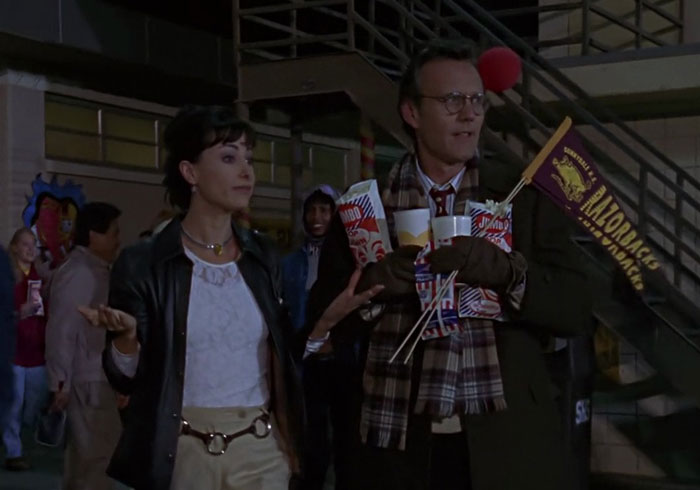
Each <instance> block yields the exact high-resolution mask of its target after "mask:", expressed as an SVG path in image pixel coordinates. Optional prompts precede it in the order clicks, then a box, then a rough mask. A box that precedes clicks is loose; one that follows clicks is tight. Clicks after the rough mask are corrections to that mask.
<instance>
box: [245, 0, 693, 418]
mask: <svg viewBox="0 0 700 490" xmlns="http://www.w3.org/2000/svg"><path fill="white" fill-rule="evenodd" d="M635 1H636V4H637V6H638V8H640V9H641V8H653V9H655V10H658V9H659V8H660V7H659V6H658V5H652V7H650V5H651V4H652V3H653V2H648V1H641V0H635ZM579 3H581V4H582V5H583V6H588V7H591V5H590V4H595V3H596V2H594V1H593V2H579ZM261 4H263V5H261ZM591 8H596V7H595V6H592V7H591ZM597 8H598V10H601V9H602V7H597ZM501 15H503V13H502V12H501ZM635 15H640V13H639V12H637V13H636V14H635ZM613 20H614V19H612V20H610V21H611V22H612V21H613ZM674 21H677V19H675V18H674ZM674 25H675V26H676V28H678V27H679V25H680V24H678V22H675V24H674ZM627 27H630V26H629V25H628V26H627ZM632 27H634V26H632ZM631 30H632V32H633V33H634V35H635V36H636V38H637V39H638V40H639V39H640V38H641V39H647V37H648V36H644V34H647V33H645V32H644V31H643V29H641V27H640V26H639V25H637V27H636V29H631ZM234 33H235V34H234V36H235V59H236V63H237V70H238V72H237V73H238V87H239V93H240V99H241V100H242V101H253V100H259V99H264V98H275V97H294V96H301V95H304V96H308V95H312V94H316V93H330V92H345V93H346V94H348V95H349V96H350V98H351V99H352V100H353V101H354V102H355V104H356V105H357V106H358V107H359V108H360V109H361V110H363V111H366V112H367V113H368V114H369V115H370V116H371V117H372V118H373V119H374V120H375V122H376V123H377V124H380V125H381V126H382V127H383V128H385V129H386V130H387V131H388V132H389V133H390V134H392V135H395V136H396V139H397V140H398V141H400V142H403V143H405V142H406V140H405V137H403V136H402V133H401V121H400V120H399V117H398V114H397V112H396V109H395V101H396V88H395V86H394V84H393V83H392V82H391V80H392V79H395V78H396V77H397V76H398V74H399V73H400V72H401V70H402V68H403V67H404V66H405V64H406V63H407V61H408V56H407V53H410V52H411V51H412V50H413V49H414V48H415V47H416V46H417V45H420V44H421V43H422V42H424V41H426V40H429V39H432V38H435V37H442V38H455V39H463V40H465V41H466V42H469V43H471V44H473V45H474V46H475V48H477V50H479V49H483V48H486V47H490V46H494V45H507V46H509V47H510V48H512V49H514V50H515V51H516V52H518V53H519V54H520V55H521V57H522V59H523V78H522V83H520V84H518V85H517V86H516V87H514V89H513V90H510V91H508V92H506V93H503V94H498V95H496V94H490V97H491V102H492V109H490V111H489V114H488V126H489V129H488V130H486V129H485V134H484V143H485V146H486V147H487V148H489V149H492V150H493V151H496V152H498V153H500V154H502V155H507V156H508V157H509V159H511V160H512V161H513V162H514V164H516V165H520V166H523V167H524V166H525V165H526V164H527V162H529V160H530V159H531V158H532V157H533V156H534V154H535V153H536V152H537V151H539V149H540V148H541V146H542V145H543V143H544V142H545V141H546V140H547V138H548V137H549V136H550V135H551V133H552V131H553V129H554V128H556V126H557V125H558V123H559V122H560V121H561V119H562V118H563V116H565V115H569V116H571V117H573V118H574V120H575V122H576V124H577V125H578V126H579V128H581V132H582V136H583V140H584V143H585V144H586V146H587V149H588V150H589V152H590V153H591V155H592V156H593V157H594V158H595V160H596V162H597V163H598V165H599V167H600V169H601V171H602V172H603V173H604V175H605V176H606V178H607V179H608V181H609V182H610V184H611V186H612V187H613V190H614V192H615V194H616V196H617V197H618V199H619V201H620V202H621V204H622V206H623V207H624V208H625V211H626V212H627V214H628V216H630V217H631V218H632V219H633V220H634V221H636V226H637V229H638V230H639V232H640V234H641V235H643V236H644V237H645V239H646V242H647V243H648V244H650V246H651V247H652V248H653V250H654V252H655V254H656V256H657V257H658V258H659V259H660V261H661V262H663V264H664V272H665V275H666V277H667V278H668V279H666V278H664V277H661V275H655V276H650V277H647V278H646V283H647V289H648V290H647V291H646V293H645V294H644V295H643V296H639V295H636V294H634V293H632V292H631V289H630V288H628V287H627V285H626V283H625V281H624V278H621V276H620V275H619V273H618V272H617V270H616V269H615V266H614V264H613V262H612V260H610V259H609V258H608V256H607V254H606V253H605V251H604V250H602V248H600V247H599V246H598V245H597V244H596V243H594V242H593V241H592V240H590V239H589V238H587V237H586V236H585V235H584V234H583V233H582V234H581V236H580V237H578V238H577V243H578V244H579V245H580V246H581V247H582V249H583V250H584V251H585V253H586V254H588V256H589V257H590V259H591V268H590V275H591V281H592V289H593V291H594V294H595V307H594V312H593V313H594V315H595V317H596V318H597V319H598V320H599V321H600V322H602V323H603V324H605V325H607V326H608V327H610V328H612V329H613V330H614V331H616V332H617V333H619V334H620V335H621V336H622V337H624V338H625V339H626V340H627V341H628V342H629V343H631V344H632V345H633V346H634V347H636V348H637V349H638V350H639V351H640V352H641V353H642V354H643V355H644V357H645V358H646V360H647V361H648V362H649V363H650V364H651V365H652V366H653V367H654V368H655V369H656V370H657V372H658V373H659V375H660V376H661V377H663V379H665V381H666V383H668V385H666V386H670V387H672V389H674V390H677V391H678V392H680V393H682V394H684V395H687V396H690V397H692V398H693V399H694V400H695V403H696V404H697V405H698V406H700V383H698V381H697V375H698V373H700V309H699V308H698V305H697V303H698V300H699V299H700V252H699V251H698V250H697V244H699V243H700V229H699V228H698V225H697V224H696V222H695V216H696V214H698V213H700V182H699V181H698V179H696V178H695V177H694V176H693V175H691V174H690V173H689V172H687V171H686V170H685V169H683V168H681V167H680V166H678V165H677V164H676V163H675V162H674V161H672V160H671V159H669V158H668V157H667V156H666V155H665V154H664V153H662V152H661V151H659V150H658V149H657V148H655V147H654V146H653V145H651V144H650V143H649V142H648V141H647V140H646V139H644V138H643V137H642V136H640V135H639V134H638V133H636V132H635V131H634V130H633V129H632V128H631V127H629V126H628V125H627V124H625V122H623V121H622V120H620V118H618V117H617V116H616V115H615V114H614V113H612V112H611V111H610V110H608V109H607V108H606V107H604V106H602V105H601V104H599V103H598V102H596V100H594V99H592V98H591V97H589V96H588V95H587V94H586V93H585V91H584V90H582V89H581V88H580V87H579V86H578V85H577V84H576V83H575V82H574V81H572V80H570V79H569V78H567V77H566V76H565V75H564V74H563V73H562V72H561V71H559V70H558V69H556V68H555V67H554V66H553V65H552V64H551V63H550V62H549V61H548V60H547V59H545V58H543V57H542V56H540V55H539V54H538V52H537V51H536V49H535V48H533V47H532V45H531V43H528V42H527V41H525V40H523V39H522V38H521V37H519V36H517V35H516V34H514V33H513V32H512V31H510V30H509V29H508V28H506V27H505V26H504V25H503V24H502V23H501V22H500V21H499V20H498V19H497V18H495V17H494V16H493V15H491V13H490V12H488V11H487V10H486V9H484V8H482V7H481V6H480V2H477V1H473V0H459V1H457V0H436V1H431V2H427V1H413V0H403V1H400V0H376V1H375V0H369V1H364V2H356V1H353V0H307V1H304V0H291V1H289V0H288V1H282V0H277V1H275V0H271V1H267V2H257V1H256V2H253V1H248V2H246V1H245V0H236V1H235V2H234ZM647 40H648V39H647ZM578 41H581V42H583V41H585V42H587V44H586V46H587V47H586V48H585V49H583V48H582V52H584V53H585V52H587V51H588V50H589V48H590V47H591V46H592V47H594V48H595V47H596V46H595V44H591V37H590V36H588V37H587V36H581V37H580V38H579V39H578ZM640 42H641V41H639V42H638V44H639V43H640ZM625 47H626V46H622V48H625ZM535 94H537V95H535ZM594 135H596V136H597V138H599V139H600V138H602V139H604V140H605V141H607V142H609V143H610V144H611V145H613V146H614V148H615V149H616V151H615V157H614V158H613V157H612V156H611V155H610V154H609V153H608V152H604V151H601V150H600V149H599V147H598V146H597V145H595V144H593V143H592V141H591V139H592V137H593V136H594ZM514 146H517V147H518V148H519V150H518V151H514V150H513V147H514Z"/></svg>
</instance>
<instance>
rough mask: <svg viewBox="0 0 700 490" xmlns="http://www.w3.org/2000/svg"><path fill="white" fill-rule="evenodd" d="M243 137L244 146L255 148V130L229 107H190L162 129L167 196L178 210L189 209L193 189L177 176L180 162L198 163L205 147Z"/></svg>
mask: <svg viewBox="0 0 700 490" xmlns="http://www.w3.org/2000/svg"><path fill="white" fill-rule="evenodd" d="M243 135H245V138H246V144H247V145H248V147H250V148H252V147H253V146H255V130H254V129H253V127H252V126H251V125H250V124H248V123H247V122H245V121H243V120H241V119H239V118H238V117H237V116H236V114H235V113H234V111H233V109H232V108H230V107H222V106H200V105H189V106H185V107H183V108H182V109H180V110H179V111H178V113H177V114H176V115H175V119H173V120H172V121H170V123H169V124H168V127H167V128H166V129H165V134H164V137H163V139H164V142H165V149H166V151H167V156H166V158H165V165H164V170H165V178H164V179H163V185H164V186H165V189H166V196H167V198H168V200H169V201H170V204H172V205H173V206H176V207H179V208H180V209H181V210H187V209H188V208H189V207H190V200H191V198H192V188H191V186H190V184H188V183H187V181H186V180H185V178H184V177H183V176H182V174H181V173H180V162H181V161H183V160H187V161H188V162H192V163H197V161H198V160H199V157H200V155H201V154H202V152H203V151H204V150H206V149H207V148H211V147H212V146H214V145H217V144H219V143H228V142H233V141H237V140H238V139H240V137H241V136H243Z"/></svg>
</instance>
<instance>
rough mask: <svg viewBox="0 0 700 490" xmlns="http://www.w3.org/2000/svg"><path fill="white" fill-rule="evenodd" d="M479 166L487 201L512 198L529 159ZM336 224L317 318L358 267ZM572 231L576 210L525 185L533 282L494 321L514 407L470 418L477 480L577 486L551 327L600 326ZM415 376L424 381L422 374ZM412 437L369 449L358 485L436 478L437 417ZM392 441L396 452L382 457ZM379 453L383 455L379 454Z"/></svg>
mask: <svg viewBox="0 0 700 490" xmlns="http://www.w3.org/2000/svg"><path fill="white" fill-rule="evenodd" d="M479 172H480V197H481V199H480V200H481V201H483V200H485V199H494V200H498V201H500V200H502V199H504V198H505V197H506V196H507V195H508V193H509V192H510V191H511V189H512V188H513V187H514V186H515V184H516V183H517V182H518V179H519V176H520V169H518V168H515V167H513V166H512V165H509V164H506V163H503V162H501V161H498V160H482V161H481V162H480V164H479ZM333 230H334V231H333V234H332V236H330V237H329V238H328V239H327V240H326V245H325V246H324V250H323V252H322V255H321V263H320V266H319V279H318V281H317V283H316V285H315V286H314V288H313V289H312V291H311V297H310V307H309V315H310V316H309V319H310V320H313V319H314V318H315V317H314V313H315V314H316V315H318V314H319V313H318V312H320V311H323V309H324V307H325V305H326V304H328V303H329V302H330V301H331V300H332V298H333V297H335V295H336V294H337V293H338V292H339V291H340V290H341V289H342V287H343V286H344V284H345V283H346V278H347V277H348V276H349V274H351V273H352V270H353V268H354V262H353V259H352V255H351V253H350V250H349V247H348V243H347V238H346V237H345V234H344V232H343V229H342V224H340V222H339V220H336V221H335V222H334V225H333ZM571 232H572V223H571V222H570V220H569V219H568V218H566V217H565V216H564V215H563V214H562V213H561V212H560V211H559V210H558V209H557V208H556V207H555V206H554V205H553V204H552V203H551V202H550V201H549V200H548V199H547V198H546V197H545V196H543V195H541V194H539V193H538V192H537V191H536V190H534V189H532V188H525V189H523V190H522V191H521V192H520V193H519V195H518V196H517V197H516V199H515V201H514V203H513V248H514V249H515V250H517V251H519V252H520V253H521V254H523V256H524V257H525V258H526V259H527V262H528V271H527V289H526V293H525V298H524V300H523V304H522V310H521V312H520V313H519V314H518V315H517V316H516V317H515V318H514V320H513V321H511V322H508V323H505V324H503V323H501V324H496V326H495V327H494V329H495V333H496V342H497V349H498V358H499V361H500V368H501V375H502V378H503V384H504V391H505V398H506V402H507V404H508V408H507V410H505V411H502V412H497V413H490V414H486V415H469V416H466V417H465V419H464V420H463V427H464V429H465V430H464V434H465V437H466V443H467V445H468V454H469V461H470V470H469V473H470V475H471V481H472V489H473V490H528V489H532V490H548V489H551V490H561V489H563V488H569V486H570V485H568V484H567V483H566V478H567V476H568V475H567V473H569V472H568V471H567V464H568V461H567V460H568V458H567V449H566V448H565V447H564V446H563V443H562V434H561V424H560V419H559V414H558V412H557V409H556V405H555V403H554V393H553V390H552V383H551V382H550V376H549V374H548V372H547V370H546V367H545V363H544V358H543V345H544V344H545V342H546V341H547V340H548V339H549V338H550V337H551V336H560V337H569V336H575V335H582V334H586V333H589V332H590V328H591V303H590V294H589V292H588V288H587V282H586V274H585V265H584V263H583V257H582V254H581V253H580V251H579V250H578V249H577V247H576V246H575V244H574V243H573V242H572V240H571ZM380 282H381V281H380ZM372 325H373V324H372V323H367V322H363V321H362V320H361V319H360V318H359V316H358V315H353V316H351V317H348V318H347V319H346V320H345V321H343V322H342V323H341V324H339V325H338V326H337V327H336V329H334V331H333V332H332V337H331V338H332V341H333V342H335V343H344V342H347V341H348V340H349V339H353V338H354V337H355V336H357V335H360V336H365V335H366V333H367V330H368V329H371V328H372ZM407 328H410V325H408V326H407ZM414 364H415V363H414ZM416 371H417V370H416ZM413 381H414V382H413V383H412V385H413V386H412V389H413V390H415V389H417V385H418V382H417V377H416V376H414V379H413ZM358 412H359V406H358ZM358 417H359V413H358ZM407 446H408V450H409V452H411V454H410V455H408V456H402V455H401V454H400V452H399V451H398V450H381V449H377V450H373V451H371V452H370V453H369V457H365V458H364V459H363V458H362V457H360V458H358V465H362V466H363V468H362V471H359V472H358V475H359V476H360V477H359V478H358V481H357V482H356V485H355V486H356V488H358V490H359V489H362V490H368V489H371V488H385V489H386V488H396V489H397V490H398V489H399V488H401V489H402V490H403V489H406V488H410V489H416V490H418V489H424V488H426V482H427V481H428V476H427V475H429V470H430V468H429V465H430V424H429V421H428V423H426V421H425V420H422V419H421V418H420V417H413V418H412V419H411V420H409V436H408V441H407ZM384 451H386V452H387V454H393V456H391V457H389V458H386V457H381V455H382V452H384ZM357 452H359V453H362V452H363V451H362V450H361V449H358V450H357ZM377 461H380V463H376V464H375V462H377Z"/></svg>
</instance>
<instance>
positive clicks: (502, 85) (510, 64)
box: [476, 46, 522, 92]
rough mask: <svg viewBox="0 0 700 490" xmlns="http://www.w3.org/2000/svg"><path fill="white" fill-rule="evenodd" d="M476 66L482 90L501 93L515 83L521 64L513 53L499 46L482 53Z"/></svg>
mask: <svg viewBox="0 0 700 490" xmlns="http://www.w3.org/2000/svg"><path fill="white" fill-rule="evenodd" d="M476 66H477V69H478V70H479V74H480V75H481V80H482V81H483V82H484V90H490V91H492V92H503V91H504V90H508V89H509V88H511V87H513V85H515V84H516V83H517V81H518V78H519V77H520V70H521V68H522V63H521V61H520V57H519V56H518V55H517V54H516V53H515V51H513V50H512V49H510V48H506V47H504V46H499V47H496V48H491V49H487V50H486V51H484V52H483V53H482V54H481V56H479V60H478V61H477V64H476Z"/></svg>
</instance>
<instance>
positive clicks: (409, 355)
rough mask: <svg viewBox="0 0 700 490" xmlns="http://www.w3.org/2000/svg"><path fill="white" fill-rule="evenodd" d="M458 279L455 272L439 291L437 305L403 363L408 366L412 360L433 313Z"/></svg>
mask: <svg viewBox="0 0 700 490" xmlns="http://www.w3.org/2000/svg"><path fill="white" fill-rule="evenodd" d="M455 277H457V271H453V272H452V274H450V276H449V277H448V278H447V282H446V283H445V284H443V286H442V288H440V291H438V294H437V296H436V297H437V301H436V303H435V307H433V308H432V309H431V310H430V314H429V315H428V317H427V318H426V319H425V322H423V327H422V328H421V329H420V331H419V332H418V335H416V340H414V341H413V345H411V350H409V351H408V354H406V358H405V359H404V360H403V363H404V364H406V363H407V362H408V360H409V359H410V358H411V355H413V351H414V350H416V347H417V346H418V342H419V341H420V339H421V337H422V335H423V332H425V329H426V328H428V325H429V324H430V319H431V318H432V317H433V313H435V312H436V311H437V310H438V307H439V305H440V301H442V298H443V296H445V294H447V290H448V289H449V286H450V284H452V281H453V280H454V279H455Z"/></svg>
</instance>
